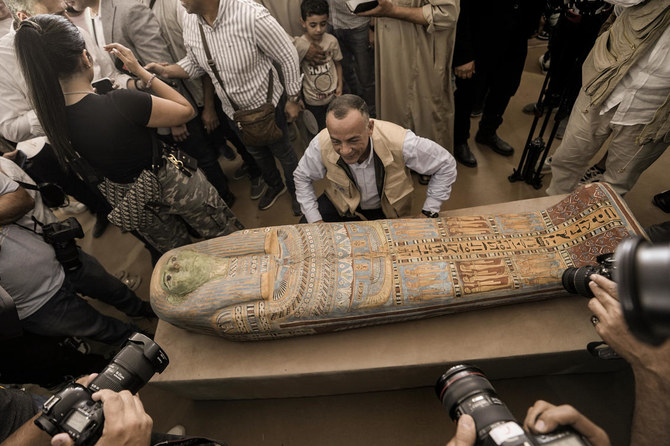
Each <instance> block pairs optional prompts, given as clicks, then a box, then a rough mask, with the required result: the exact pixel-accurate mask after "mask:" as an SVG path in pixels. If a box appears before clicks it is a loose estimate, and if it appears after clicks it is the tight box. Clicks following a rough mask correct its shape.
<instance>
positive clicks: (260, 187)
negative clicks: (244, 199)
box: [249, 177, 268, 200]
mask: <svg viewBox="0 0 670 446" xmlns="http://www.w3.org/2000/svg"><path fill="white" fill-rule="evenodd" d="M267 188H268V186H267V184H265V181H263V178H261V177H256V178H252V179H251V191H250V192H249V198H251V199H252V200H257V199H259V198H261V195H263V194H264V193H265V191H266V190H267Z"/></svg>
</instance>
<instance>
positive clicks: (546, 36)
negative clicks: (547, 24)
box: [535, 31, 549, 40]
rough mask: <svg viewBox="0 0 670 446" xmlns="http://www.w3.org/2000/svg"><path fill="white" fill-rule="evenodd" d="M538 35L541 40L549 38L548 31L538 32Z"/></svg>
mask: <svg viewBox="0 0 670 446" xmlns="http://www.w3.org/2000/svg"><path fill="white" fill-rule="evenodd" d="M535 37H537V38H538V39H539V40H549V33H548V32H546V31H542V32H541V33H540V34H538V35H537V36H535Z"/></svg>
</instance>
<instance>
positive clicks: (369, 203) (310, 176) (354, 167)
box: [293, 130, 456, 223]
mask: <svg viewBox="0 0 670 446" xmlns="http://www.w3.org/2000/svg"><path fill="white" fill-rule="evenodd" d="M370 147H371V148H372V150H370V156H369V157H368V158H367V159H366V160H365V161H363V162H362V163H357V164H349V168H350V169H351V172H352V173H353V175H354V179H355V180H356V186H357V187H358V190H359V191H360V193H361V204H360V206H361V209H377V208H380V207H381V197H380V196H379V193H378V192H377V180H376V176H375V166H374V162H373V161H372V160H373V156H372V152H373V151H374V147H373V145H372V140H370ZM402 156H403V158H404V160H405V165H406V166H407V167H408V168H410V169H411V170H413V171H415V172H417V173H419V174H421V175H431V179H430V183H428V190H427V191H426V201H425V202H424V204H423V209H424V210H426V211H430V212H439V211H440V207H441V206H442V203H443V202H445V201H447V200H448V199H449V195H451V185H452V184H453V183H454V181H456V160H455V159H454V157H453V156H452V155H451V154H450V153H449V152H447V150H445V149H444V148H443V147H442V146H440V145H439V144H437V143H436V142H434V141H431V140H430V139H427V138H422V137H420V136H416V135H415V134H414V132H412V131H411V130H407V133H406V135H405V141H404V142H403V148H402ZM325 176H326V167H325V166H324V165H323V162H322V160H321V149H320V147H319V137H318V136H317V137H315V138H314V139H312V142H310V144H309V146H308V147H307V149H306V150H305V154H304V155H303V157H302V158H301V159H300V162H299V163H298V167H297V169H295V172H294V173H293V179H294V181H295V194H296V198H297V200H298V202H299V203H300V208H301V209H302V213H303V215H304V216H305V218H306V219H307V222H309V223H312V222H315V221H319V220H321V214H320V213H319V206H318V204H317V197H316V193H315V192H314V186H313V184H312V183H313V182H314V181H318V180H320V179H322V178H324V177H325Z"/></svg>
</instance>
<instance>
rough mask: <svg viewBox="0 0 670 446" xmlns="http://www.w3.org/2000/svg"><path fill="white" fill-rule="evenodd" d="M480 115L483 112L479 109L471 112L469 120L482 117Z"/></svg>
mask: <svg viewBox="0 0 670 446" xmlns="http://www.w3.org/2000/svg"><path fill="white" fill-rule="evenodd" d="M482 113H484V110H483V109H481V108H478V109H476V110H472V111H471V112H470V117H471V118H478V117H480V116H481V115H482Z"/></svg>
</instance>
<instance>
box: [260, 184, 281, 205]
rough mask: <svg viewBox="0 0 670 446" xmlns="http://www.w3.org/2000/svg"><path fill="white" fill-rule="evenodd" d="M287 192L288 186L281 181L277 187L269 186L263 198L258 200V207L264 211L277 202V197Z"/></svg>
mask: <svg viewBox="0 0 670 446" xmlns="http://www.w3.org/2000/svg"><path fill="white" fill-rule="evenodd" d="M285 193H286V186H284V183H281V184H280V185H279V186H277V187H268V188H267V190H266V191H265V193H264V194H263V196H262V197H261V199H260V200H259V201H258V209H260V210H262V211H264V210H265V209H268V208H269V207H270V206H272V205H273V204H275V201H277V198H279V197H280V196H281V195H283V194H285Z"/></svg>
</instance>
